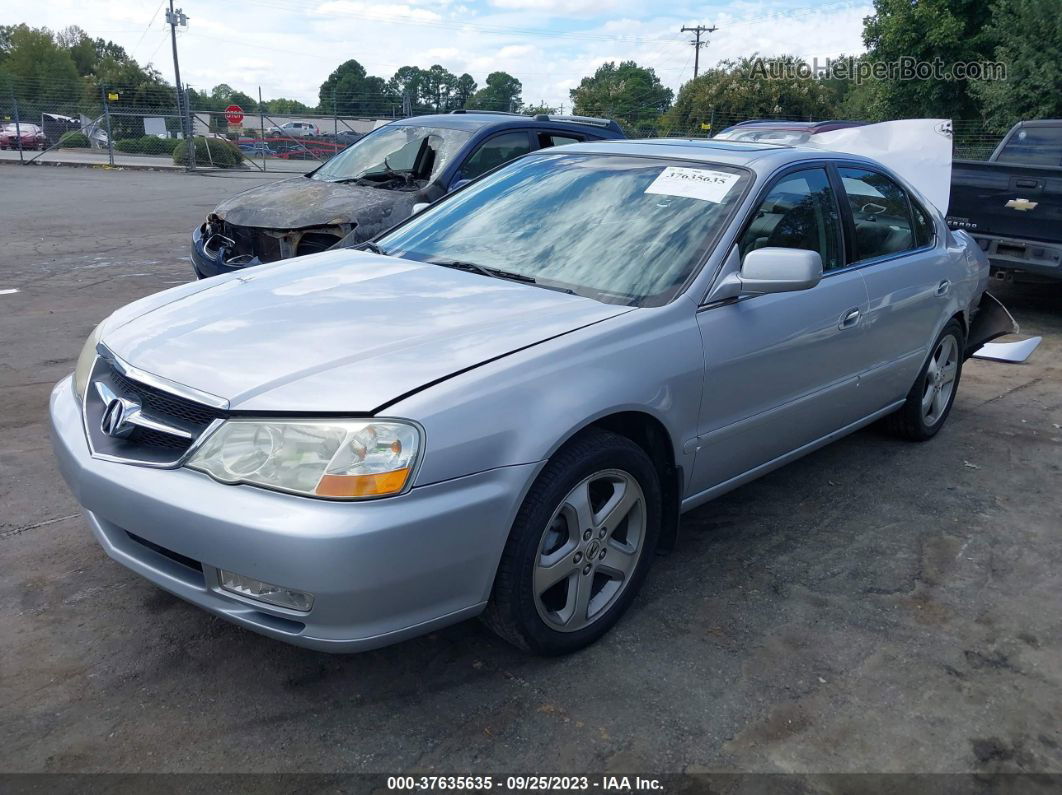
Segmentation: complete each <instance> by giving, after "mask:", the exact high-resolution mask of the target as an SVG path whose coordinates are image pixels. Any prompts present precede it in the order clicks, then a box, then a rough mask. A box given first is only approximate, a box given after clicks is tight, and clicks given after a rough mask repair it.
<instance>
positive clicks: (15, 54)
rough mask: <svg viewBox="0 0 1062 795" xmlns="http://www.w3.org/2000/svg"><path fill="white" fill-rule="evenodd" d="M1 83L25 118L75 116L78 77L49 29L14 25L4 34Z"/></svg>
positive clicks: (0, 69)
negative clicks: (13, 98) (47, 113)
mask: <svg viewBox="0 0 1062 795" xmlns="http://www.w3.org/2000/svg"><path fill="white" fill-rule="evenodd" d="M4 39H5V40H6V41H5V43H4V44H3V46H4V47H5V54H4V56H3V61H2V66H0V81H2V83H3V88H4V90H5V93H10V94H13V95H14V96H15V99H16V100H17V101H18V103H19V111H20V113H21V115H22V116H24V117H25V118H30V117H32V116H36V115H38V114H39V113H41V112H52V113H55V112H58V113H76V112H77V110H78V100H79V99H80V98H81V78H80V76H79V75H78V72H77V66H76V64H75V63H74V59H73V58H71V57H70V53H69V52H68V51H67V50H66V49H65V48H63V47H61V46H60V45H59V44H58V42H56V40H55V36H54V35H53V34H52V32H51V31H50V30H49V29H48V28H31V27H29V26H28V25H25V24H22V25H16V26H14V27H13V28H8V29H7V30H6V33H5V35H4Z"/></svg>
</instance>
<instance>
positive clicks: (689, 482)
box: [51, 140, 1009, 654]
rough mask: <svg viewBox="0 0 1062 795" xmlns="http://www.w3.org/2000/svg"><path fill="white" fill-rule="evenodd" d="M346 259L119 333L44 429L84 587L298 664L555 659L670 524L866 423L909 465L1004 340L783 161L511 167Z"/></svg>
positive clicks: (988, 309)
mask: <svg viewBox="0 0 1062 795" xmlns="http://www.w3.org/2000/svg"><path fill="white" fill-rule="evenodd" d="M366 248H367V249H368V250H362V251H352V250H333V251H329V252H325V253H322V254H317V255H313V256H308V257H301V258H298V259H296V260H291V261H287V262H281V263H277V264H276V265H263V266H261V267H258V268H255V269H254V270H253V271H250V272H246V273H233V274H229V275H225V276H221V277H219V278H216V279H210V280H208V281H204V282H198V283H193V284H188V285H184V286H180V287H177V288H174V289H172V290H167V291H165V292H162V293H159V294H156V295H152V296H149V297H147V298H144V299H142V300H140V301H137V302H135V303H133V304H130V305H128V306H126V307H125V308H123V309H120V310H119V311H117V312H115V313H114V314H113V315H112V316H111V317H109V318H107V319H106V320H104V321H103V322H102V323H101V324H100V326H99V327H98V328H97V329H96V331H95V332H94V333H93V334H92V335H91V337H90V339H89V340H88V342H87V343H86V345H85V348H84V351H83V353H82V355H81V357H80V359H79V361H78V365H77V370H76V372H75V373H74V375H73V376H71V377H68V378H66V379H64V380H63V381H61V382H60V383H59V384H58V385H57V386H56V387H55V390H54V391H53V393H52V397H51V418H52V423H53V426H54V438H55V450H56V453H57V456H58V459H59V462H60V466H61V469H62V471H63V474H64V476H65V478H66V480H67V482H68V483H69V485H70V487H71V489H72V490H73V492H74V493H75V495H76V496H77V498H78V500H79V501H80V502H81V504H82V505H83V506H84V507H85V515H86V517H87V518H88V521H89V524H90V525H91V527H92V530H93V532H94V533H95V535H96V537H97V538H98V540H99V542H100V543H101V544H102V545H103V547H104V549H105V550H106V551H107V553H108V554H109V555H110V556H111V557H113V558H114V559H115V560H117V561H119V562H120V563H122V564H124V565H125V566H127V567H129V568H131V569H132V570H133V571H135V572H138V573H139V574H141V575H143V576H144V577H146V578H148V579H149V580H151V581H152V582H154V583H156V584H157V585H159V586H161V587H162V588H164V589H166V590H168V591H170V592H172V593H174V594H176V595H178V596H180V597H182V598H184V599H186V600H188V601H190V602H192V603H194V604H197V605H199V606H201V607H203V608H205V609H207V610H209V611H211V612H213V613H216V614H217V615H220V616H223V617H225V618H228V619H230V620H232V621H234V622H236V623H237V624H239V625H241V626H244V627H247V628H250V629H253V630H255V631H257V632H261V633H263V634H266V635H269V636H271V637H274V638H278V639H281V640H285V641H288V642H291V643H296V644H300V645H303V646H309V647H313V648H317V649H325V650H329V651H356V650H361V649H369V648H374V647H378V646H381V645H384V644H388V643H392V642H395V641H397V640H400V639H403V638H407V637H410V636H413V635H417V634H421V633H424V632H427V631H429V630H433V629H436V628H438V627H441V626H444V625H447V624H451V623H453V622H456V621H460V620H462V619H466V618H469V617H472V616H475V615H478V614H483V615H484V616H485V618H486V621H487V623H488V625H489V626H490V627H492V628H493V629H494V630H495V631H496V632H497V633H498V634H499V635H501V636H502V637H504V638H506V639H507V640H509V641H511V642H513V643H515V644H516V645H518V646H520V647H521V648H524V649H528V650H531V651H533V652H536V653H543V654H557V653H563V652H568V651H572V650H574V649H577V648H580V647H582V646H585V645H586V644H588V643H590V642H592V641H594V640H595V639H597V638H598V637H600V636H601V635H602V634H603V633H604V632H606V631H607V630H608V629H609V627H611V626H612V625H613V624H614V623H615V622H616V621H617V620H618V619H619V617H620V616H621V614H622V613H623V612H624V611H625V610H626V609H627V607H628V606H629V605H630V603H631V601H632V600H633V598H634V596H635V593H636V591H637V590H638V587H639V586H640V584H641V583H642V581H643V580H644V579H645V576H646V573H647V571H648V569H649V567H650V564H651V563H652V560H653V557H654V555H655V553H656V552H657V550H658V549H661V548H664V547H670V546H672V545H673V544H675V536H676V531H677V527H678V517H679V515H680V514H681V513H682V512H683V511H687V510H690V509H692V508H695V507H697V506H699V505H702V504H704V503H705V502H707V501H708V500H711V499H712V498H713V497H716V496H718V495H720V494H723V493H724V492H726V491H729V490H731V489H733V488H736V487H737V486H740V485H741V484H743V483H746V482H748V481H750V480H752V479H753V478H756V477H758V476H759V475H762V474H764V473H766V472H769V471H771V470H773V469H775V468H777V467H779V466H782V465H783V464H785V463H787V462H789V461H792V460H794V459H796V458H798V457H799V456H802V455H804V454H806V453H808V452H811V451H812V450H814V449H816V448H818V447H821V446H822V445H824V444H826V443H828V442H830V441H832V440H834V439H837V438H839V437H841V436H843V435H845V434H848V433H851V432H852V431H854V430H856V429H858V428H860V427H862V426H865V425H867V424H868V423H871V422H873V421H875V420H878V419H881V418H885V419H886V420H887V422H888V425H889V427H890V428H892V429H893V431H895V432H896V433H897V434H899V435H900V436H902V437H904V438H907V439H913V440H926V439H929V438H931V437H933V436H934V435H935V434H936V433H937V432H938V431H939V430H940V428H941V426H942V425H943V424H944V422H945V420H946V419H947V416H948V412H949V410H950V408H951V405H952V402H953V400H954V399H955V392H956V389H957V387H958V385H959V380H960V376H961V372H962V365H963V360H964V358H965V356H966V355H967V353H968V352H969V351H970V350H971V349H972V348H973V347H974V346H975V345H977V344H979V343H980V342H981V341H984V339H986V338H988V337H989V336H993V335H998V334H999V333H1002V332H1003V331H1005V330H1009V328H1003V326H1002V325H1000V322H999V321H1000V318H1005V317H1006V313H1005V310H1002V308H1001V307H999V306H998V304H994V303H993V302H992V301H991V298H990V296H987V295H985V294H984V289H985V285H986V282H987V278H988V264H987V262H986V260H985V258H984V256H983V254H982V253H981V251H980V250H979V249H978V247H977V246H976V245H975V244H973V243H972V241H971V240H970V239H969V238H968V237H967V236H966V235H965V234H962V233H954V232H950V231H949V230H948V229H947V227H946V226H945V224H944V221H943V218H942V217H941V216H940V214H939V212H937V211H936V210H935V209H933V208H932V207H931V206H930V205H929V204H928V203H927V202H926V201H925V199H924V198H923V197H922V196H921V195H920V194H919V193H918V192H917V191H916V190H915V189H914V188H912V187H911V186H910V185H908V184H906V183H905V182H904V181H903V180H901V179H900V178H898V177H897V176H896V175H895V174H893V173H891V172H890V171H888V170H887V169H885V168H884V167H882V166H881V165H879V164H877V163H875V162H873V161H871V160H867V159H863V158H858V157H853V156H850V155H842V154H834V153H829V152H823V151H821V150H814V149H803V148H792V147H780V146H771V145H761V144H741V143H733V142H706V141H700V142H693V141H668V140H663V141H609V142H602V143H594V144H580V145H573V146H567V147H564V148H563V150H548V151H544V152H539V153H534V154H531V155H528V156H525V157H523V158H521V159H519V160H516V161H514V162H512V163H510V164H509V165H507V166H505V167H503V168H501V169H499V170H496V171H494V172H492V173H491V174H488V175H487V176H485V177H483V178H481V179H480V180H478V181H476V182H474V183H472V184H471V185H469V186H468V187H466V188H464V189H462V190H460V191H457V192H455V193H453V194H451V195H449V196H447V197H446V198H444V199H442V200H440V201H438V202H436V203H435V204H434V205H432V206H431V207H430V208H428V209H427V210H425V211H423V212H422V213H420V214H418V215H415V216H413V217H412V218H410V219H409V220H407V221H405V222H404V223H402V224H401V225H399V226H398V227H396V228H394V229H393V230H391V231H390V232H388V233H386V234H384V235H383V236H381V237H380V238H378V239H377V240H376V241H374V242H373V243H369V244H366ZM982 307H983V308H982ZM1003 325H1006V324H1003Z"/></svg>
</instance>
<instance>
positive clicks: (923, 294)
mask: <svg viewBox="0 0 1062 795" xmlns="http://www.w3.org/2000/svg"><path fill="white" fill-rule="evenodd" d="M837 176H838V177H839V182H840V185H841V189H840V192H841V194H842V196H843V198H844V200H843V201H842V212H843V213H844V214H845V215H846V216H847V218H846V221H847V223H848V224H849V229H850V230H851V233H850V235H849V238H850V240H851V247H852V251H851V253H850V256H851V258H852V262H853V263H854V264H855V265H856V266H857V267H858V269H859V271H860V272H861V273H862V274H863V278H864V280H865V281H866V285H867V292H868V294H869V298H870V310H869V316H868V318H867V324H866V330H867V334H866V343H865V344H866V357H867V369H866V370H865V371H864V373H863V375H862V376H861V384H860V390H861V392H862V397H863V399H864V401H865V402H866V406H867V410H868V411H872V410H875V409H878V408H882V407H884V406H886V405H888V404H889V403H891V402H893V401H896V400H900V399H901V398H903V397H904V396H906V394H907V392H908V390H909V389H910V388H911V385H912V384H913V383H914V380H915V378H916V377H917V375H918V371H919V370H920V369H921V367H922V363H923V362H924V361H925V357H926V354H927V353H928V350H929V346H930V345H931V344H932V343H933V341H934V337H935V335H936V333H937V331H936V330H937V328H938V327H939V326H940V325H941V320H942V313H944V312H945V311H946V308H947V306H948V304H949V299H950V297H951V296H950V293H951V290H952V289H953V287H957V286H958V285H953V284H952V280H953V279H961V278H963V275H962V274H957V273H955V272H954V271H953V270H952V269H951V268H950V267H949V262H950V255H949V254H948V251H947V249H946V248H945V247H944V245H943V241H940V240H938V239H937V235H936V230H935V229H934V224H933V220H932V216H931V215H930V214H929V213H928V212H927V211H926V210H925V209H924V208H923V207H921V206H920V205H919V204H918V203H917V202H915V201H913V200H912V198H911V197H910V196H909V195H908V193H907V191H906V190H904V189H903V188H902V187H901V186H900V185H899V184H897V183H896V181H895V180H893V179H892V178H891V177H889V176H888V175H886V174H885V173H884V172H882V171H878V170H876V169H872V168H868V167H866V166H864V165H862V164H859V165H855V164H852V165H847V164H844V163H839V164H837Z"/></svg>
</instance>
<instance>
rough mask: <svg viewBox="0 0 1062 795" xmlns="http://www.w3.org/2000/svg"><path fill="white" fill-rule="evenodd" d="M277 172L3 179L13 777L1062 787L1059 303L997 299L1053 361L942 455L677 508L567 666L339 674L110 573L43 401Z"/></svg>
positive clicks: (332, 659)
mask: <svg viewBox="0 0 1062 795" xmlns="http://www.w3.org/2000/svg"><path fill="white" fill-rule="evenodd" d="M272 178H275V177H273V176H269V175H261V174H256V173H250V172H240V173H238V174H216V173H215V174H211V175H187V174H181V173H153V172H139V171H138V172H121V171H109V170H101V169H83V168H0V217H3V219H4V221H5V223H4V224H3V228H2V232H0V235H2V238H0V240H2V247H0V251H2V253H0V339H2V340H3V345H2V346H0V395H2V396H3V402H2V408H0V637H2V638H3V642H2V643H0V771H3V772H15V771H21V772H40V771H50V772H105V771H108V772H115V771H121V772H135V771H152V772H172V771H186V772H187V771H195V772H219V771H225V772H240V771H254V772H274V771H284V772H330V773H331V772H338V771H346V772H384V773H396V772H408V771H435V772H440V771H445V772H457V771H464V772H490V771H493V772H517V771H522V772H555V773H563V772H574V771H582V772H588V771H597V772H605V771H608V772H649V771H652V772H657V773H663V772H683V771H686V772H698V771H706V770H713V771H742V772H815V773H823V772H864V771H884V772H952V773H955V772H965V773H978V774H980V773H986V772H993V771H1009V772H1040V773H1042V772H1056V773H1058V772H1062V724H1060V721H1059V716H1060V715H1062V543H1060V541H1062V520H1060V517H1062V489H1060V488H1059V485H1060V483H1062V477H1060V476H1062V427H1060V426H1062V288H1060V287H1046V288H1045V287H1037V288H1022V287H1004V288H1001V289H1000V290H999V291H998V294H999V295H1000V297H1001V298H1002V299H1003V300H1004V302H1005V303H1006V304H1007V305H1008V306H1009V307H1010V308H1011V309H1012V310H1013V311H1014V313H1015V315H1016V316H1017V317H1018V319H1019V321H1020V322H1021V323H1022V326H1023V330H1024V331H1025V332H1027V333H1035V334H1042V335H1044V343H1043V345H1042V346H1041V347H1040V349H1039V350H1038V351H1037V352H1036V353H1035V354H1034V356H1033V358H1032V359H1031V360H1030V361H1029V362H1028V363H1026V364H1022V365H1003V364H994V363H989V362H983V361H972V362H970V363H969V364H968V366H967V367H966V369H965V372H964V375H963V378H962V383H961V386H960V388H959V394H958V398H957V401H956V404H955V408H954V411H953V413H952V415H951V417H950V419H949V421H948V424H947V427H946V428H945V429H944V430H943V432H942V433H941V434H940V435H939V436H938V437H937V438H936V439H935V440H933V441H932V442H929V443H926V444H914V443H908V442H901V441H897V440H895V439H892V438H890V437H888V436H886V435H884V434H882V433H881V432H880V431H879V430H877V429H876V428H870V429H867V430H864V431H862V432H860V433H857V434H855V435H853V436H851V437H848V438H846V439H844V440H842V441H840V442H838V443H836V444H833V445H831V446H830V447H828V448H825V449H823V450H821V451H819V452H817V453H815V454H813V455H811V456H808V457H806V458H804V459H802V460H800V461H798V462H796V463H794V464H791V465H789V466H787V467H785V468H783V469H781V470H778V471H776V472H774V473H772V474H771V475H769V476H767V477H765V478H763V479H761V480H759V481H757V482H755V483H753V484H750V485H748V486H745V487H743V488H742V489H740V490H738V491H735V492H733V493H731V494H729V495H727V496H725V497H723V498H720V499H718V500H715V501H714V502H712V503H709V504H708V505H706V506H704V507H703V508H701V509H699V510H697V511H695V512H693V513H690V514H688V515H687V516H686V517H685V518H684V520H683V522H682V532H681V538H680V541H679V544H678V548H677V549H676V550H675V551H674V552H673V553H672V554H670V555H668V556H666V557H661V558H659V559H658V560H657V561H656V563H655V566H654V569H653V571H652V572H651V573H650V576H649V580H648V582H647V584H646V586H645V588H644V589H643V591H642V593H641V594H640V595H639V598H638V600H637V601H636V602H635V604H634V606H633V608H632V609H631V610H630V612H629V613H628V614H627V616H626V617H625V618H624V620H623V621H622V622H620V624H619V625H618V626H617V627H616V628H615V629H614V630H613V631H612V632H611V633H610V634H609V635H607V636H606V637H605V638H604V639H603V640H602V641H601V642H600V643H598V644H596V645H595V646H593V647H592V648H589V649H587V650H585V651H583V652H581V653H578V654H575V655H572V656H570V657H566V658H562V659H539V658H534V657H528V656H525V655H523V654H522V653H520V652H518V651H516V650H515V649H512V648H510V647H509V646H507V645H505V644H504V643H502V642H500V641H498V640H497V639H495V638H494V637H493V636H492V635H491V634H490V633H489V632H488V631H486V630H485V629H484V628H483V627H481V626H480V625H479V624H478V623H477V622H475V621H471V622H467V623H464V624H461V625H458V626H455V627H452V628H450V629H447V630H445V631H443V632H439V633H436V634H432V635H429V636H427V637H423V638H419V639H416V640H412V641H409V642H406V643H403V644H400V645H397V646H393V647H391V648H387V649H381V650H379V651H374V652H369V653H365V654H361V655H355V656H329V655H327V654H323V653H317V652H312V651H307V650H304V649H299V648H295V647H291V646H287V645H284V644H281V643H278V642H276V641H273V640H269V639H267V638H264V637H260V636H258V635H255V634H253V633H250V632H247V631H245V630H242V629H240V628H237V627H235V626H233V625H231V624H228V623H226V622H225V621H223V620H221V619H218V618H215V617H212V616H210V615H208V614H206V613H204V612H202V611H200V610H198V609H196V608H194V607H192V606H190V605H188V604H186V603H184V602H182V601H180V600H178V599H176V598H174V597H172V596H169V595H168V594H166V593H164V592H162V591H160V590H159V589H157V588H155V587H154V586H152V585H151V584H150V583H148V582H146V581H144V580H142V579H141V578H139V577H137V576H136V575H135V574H133V573H132V572H130V571H127V570H126V569H124V568H122V567H121V566H119V565H118V564H116V563H114V562H112V561H111V560H110V559H108V558H107V557H106V556H105V555H104V554H103V552H102V551H101V550H100V548H99V546H98V545H97V544H96V542H95V541H94V539H93V538H92V536H91V534H90V533H89V531H88V529H87V527H86V526H85V523H84V521H83V519H82V517H81V516H80V511H79V508H78V505H77V503H76V502H75V501H74V499H73V497H72V496H71V495H70V493H69V492H68V491H67V489H66V487H65V485H64V484H63V482H62V480H61V478H60V477H59V474H58V472H57V471H56V467H55V462H54V460H53V457H52V453H51V450H50V445H49V439H48V427H47V420H46V407H47V398H48V393H49V391H50V389H51V387H52V385H53V384H54V383H55V382H56V381H57V380H58V379H60V378H62V377H63V376H65V375H66V374H67V373H69V372H70V371H71V370H72V369H73V367H74V362H75V358H76V357H77V355H78V351H79V349H80V347H81V345H82V342H83V340H84V339H85V337H86V335H87V334H88V333H89V331H90V330H91V329H92V328H93V326H94V325H95V324H96V323H97V322H99V321H100V320H101V319H102V318H103V317H104V316H106V315H107V314H108V313H110V312H111V311H113V310H114V309H116V308H118V307H119V306H121V305H123V304H125V303H127V302H129V301H131V300H133V299H135V298H138V297H140V296H143V295H146V294H149V293H151V292H154V291H157V290H161V289H165V288H167V287H170V286H172V285H175V284H180V283H182V282H185V281H188V280H189V279H191V278H192V270H191V266H190V264H189V262H188V260H187V253H188V243H189V235H190V232H191V230H192V228H193V226H195V225H196V224H198V223H199V222H200V221H201V220H202V218H203V217H204V215H205V214H206V213H207V212H208V211H209V210H210V209H211V208H212V207H213V206H214V204H215V203H216V202H217V201H218V200H220V199H222V198H224V197H226V196H228V195H231V194H232V193H235V192H236V191H238V190H241V189H243V188H246V187H251V186H253V185H256V184H260V183H261V181H262V180H265V179H272ZM425 543H426V544H431V539H430V538H428V539H425Z"/></svg>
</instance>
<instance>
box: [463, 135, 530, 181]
mask: <svg viewBox="0 0 1062 795" xmlns="http://www.w3.org/2000/svg"><path fill="white" fill-rule="evenodd" d="M530 151H531V145H530V141H529V139H528V135H527V133H526V132H511V133H502V134H501V135H495V136H494V137H493V138H488V139H487V140H486V141H484V142H483V143H482V144H480V146H479V148H478V149H477V150H476V151H475V152H473V153H472V154H471V155H469V158H468V160H466V161H465V164H464V166H462V168H461V179H475V178H476V177H478V176H479V175H480V174H485V173H487V172H488V171H490V170H491V169H492V168H495V167H496V166H500V165H501V164H502V163H508V162H509V161H510V160H512V159H513V158H514V157H519V156H520V155H526V154H527V153H528V152H530Z"/></svg>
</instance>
